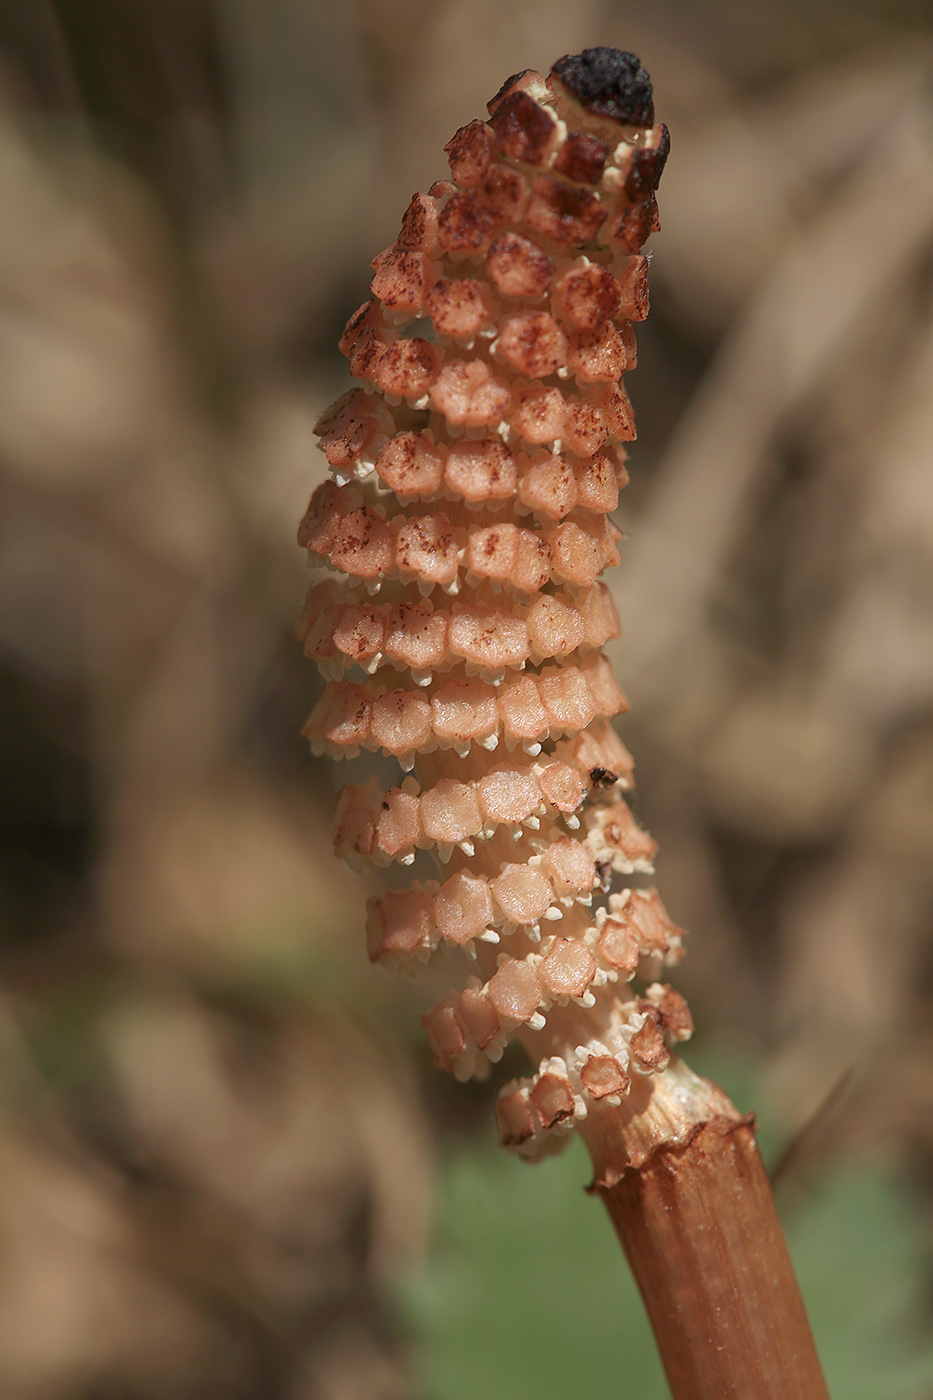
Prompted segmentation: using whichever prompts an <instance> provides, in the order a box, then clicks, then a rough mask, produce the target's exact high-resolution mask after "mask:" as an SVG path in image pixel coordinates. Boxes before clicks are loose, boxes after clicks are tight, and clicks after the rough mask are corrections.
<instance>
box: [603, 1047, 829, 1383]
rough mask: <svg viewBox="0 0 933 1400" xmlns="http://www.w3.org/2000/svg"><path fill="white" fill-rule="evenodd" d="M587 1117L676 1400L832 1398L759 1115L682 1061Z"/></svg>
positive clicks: (608, 1200)
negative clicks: (763, 1149) (746, 1111)
mask: <svg viewBox="0 0 933 1400" xmlns="http://www.w3.org/2000/svg"><path fill="white" fill-rule="evenodd" d="M633 1097H634V1095H633ZM591 1118H592V1121H591V1122H589V1123H588V1124H587V1126H586V1128H585V1130H584V1136H585V1137H586V1138H587V1141H588V1146H589V1148H590V1152H591V1154H592V1157H593V1163H594V1167H595V1173H596V1177H595V1181H594V1184H593V1190H594V1191H595V1192H597V1193H598V1194H599V1195H600V1196H602V1198H603V1200H604V1202H605V1204H606V1208H607V1209H608V1211H609V1215H610V1217H611V1219H612V1223H613V1225H614V1226H615V1228H616V1231H617V1233H618V1236H619V1239H620V1240H621V1242H622V1246H623V1248H624V1250H625V1253H626V1255H627V1257H628V1261H629V1264H630V1265H631V1267H632V1271H633V1273H634V1275H635V1278H636V1280H637V1282H638V1286H639V1288H640V1290H641V1294H642V1297H643V1298H644V1301H645V1306H646V1308H647V1310H648V1315H649V1317H650V1319H651V1325H652V1327H653V1328H654V1333H655V1337H656V1339H657V1343H658V1348H659V1350H660V1353H661V1359H662V1361H663V1364H664V1369H665V1371H666V1373H667V1378H668V1381H669V1383H670V1387H671V1392H672V1394H673V1396H674V1400H828V1394H829V1392H828V1391H827V1389H826V1382H825V1380H824V1379H823V1374H822V1370H821V1367H820V1362H819V1358H818V1356H817V1353H816V1347H815V1345H814V1342H813V1337H812V1334H811V1332H810V1326H809V1323H808V1322H807V1317H806V1313H805V1312H804V1307H803V1302H802V1300H801V1297H800V1291H799V1289H798V1287H797V1280H796V1278H795V1276H794V1270H793V1265H792V1264H791V1261H790V1256H789V1254H788V1252H787V1245H786V1243H785V1241H784V1235H783V1232H782V1230H781V1225H780V1222H779V1220H778V1217H777V1212H776V1210H775V1206H774V1199H773V1196H772V1194H771V1187H770V1184H769V1182H768V1178H767V1175H766V1173H765V1170H764V1165H763V1163H762V1160H761V1156H760V1154H759V1152H758V1147H757V1144H756V1142H755V1132H754V1120H753V1118H752V1117H750V1116H749V1117H742V1116H741V1115H740V1114H739V1113H738V1111H737V1110H736V1109H735V1108H734V1106H733V1105H732V1104H731V1103H730V1102H729V1100H728V1099H727V1098H726V1096H725V1095H724V1094H723V1093H722V1092H721V1091H720V1090H719V1089H717V1088H716V1087H715V1086H714V1085H712V1084H709V1083H708V1082H707V1081H705V1080H702V1079H698V1078H697V1076H695V1075H694V1074H692V1072H691V1071H690V1070H689V1069H687V1067H686V1066H685V1065H684V1064H683V1063H681V1062H674V1063H672V1065H671V1067H670V1068H669V1069H668V1070H667V1071H666V1072H665V1073H664V1074H663V1075H660V1076H655V1077H654V1078H653V1079H652V1080H651V1081H648V1080H647V1079H646V1080H645V1081H644V1083H643V1085H642V1086H641V1090H640V1094H639V1097H638V1099H637V1100H636V1102H634V1103H626V1104H625V1105H624V1107H623V1108H620V1109H615V1110H607V1111H605V1112H603V1113H600V1114H599V1115H598V1117H597V1115H591Z"/></svg>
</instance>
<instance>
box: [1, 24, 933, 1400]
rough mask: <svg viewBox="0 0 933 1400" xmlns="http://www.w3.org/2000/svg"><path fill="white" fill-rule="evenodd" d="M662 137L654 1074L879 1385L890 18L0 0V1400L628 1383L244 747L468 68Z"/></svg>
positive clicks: (909, 976) (538, 1181)
mask: <svg viewBox="0 0 933 1400" xmlns="http://www.w3.org/2000/svg"><path fill="white" fill-rule="evenodd" d="M595 43H608V44H614V45H617V46H620V47H626V48H631V49H634V50H635V51H636V52H638V53H639V54H640V55H641V57H642V59H643V61H644V63H645V65H646V66H647V67H648V69H649V71H650V72H651V74H652V76H653V78H654V80H655V88H656V99H657V111H658V115H659V117H660V118H663V119H664V120H666V121H667V123H668V125H669V126H670V128H671V130H672V136H673V153H672V155H671V159H670V163H669V166H668V170H667V173H666V174H665V177H664V182H663V184H662V187H661V213H662V222H663V226H664V227H663V231H662V232H661V233H660V234H659V235H657V236H656V237H655V238H654V240H653V244H652V247H653V253H654V263H653V268H652V301H653V306H652V313H651V318H650V320H649V321H648V323H647V325H646V326H645V327H643V328H640V330H639V342H640V361H641V363H640V366H639V369H638V371H637V374H635V375H634V376H633V377H632V378H631V380H630V391H631V394H632V398H633V401H634V403H635V406H636V412H637V415H638V421H639V430H640V431H639V440H638V443H637V444H635V446H634V449H633V451H632V454H631V456H632V461H631V468H632V485H631V486H630V488H629V490H628V491H627V493H626V497H625V500H624V505H623V510H622V512H621V521H620V523H621V524H622V526H623V528H624V529H625V530H626V531H630V532H631V539H630V541H629V542H628V544H627V546H626V549H625V561H624V564H623V567H622V569H621V570H620V571H618V577H617V578H616V579H615V580H614V581H613V587H614V588H615V589H616V592H617V600H618V602H619V606H620V611H621V614H622V618H623V625H624V629H625V636H624V638H623V641H622V642H621V644H620V645H619V646H618V649H617V654H616V655H615V657H614V660H615V662H616V666H617V670H618V673H619V675H620V677H621V680H622V683H623V685H624V686H625V687H626V689H627V691H628V693H629V695H630V698H631V700H632V705H633V712H632V714H631V716H630V717H627V718H626V719H625V720H624V722H623V726H622V732H623V735H624V737H625V739H626V742H627V743H628V744H629V746H630V747H631V748H632V750H633V751H634V753H635V756H636V760H637V763H638V774H639V779H640V797H639V802H640V812H641V815H642V817H643V818H644V820H645V821H646V823H647V824H648V826H649V827H650V828H651V829H652V831H653V833H654V835H655V836H656V837H657V838H658V839H659V840H660V842H661V849H662V856H661V862H660V867H659V882H660V885H661V889H662V892H663V894H664V898H665V901H666V903H667V904H668V907H669V908H670V910H671V912H672V914H673V916H674V917H675V918H676V919H677V921H678V922H680V923H682V924H685V925H686V926H688V927H689V929H690V930H691V947H690V956H689V957H688V958H687V960H686V962H685V964H684V965H683V968H682V971H681V973H680V974H679V977H678V984H679V985H680V986H681V987H682V988H683V990H684V991H685V992H686V994H687V995H688V997H689V998H690V1000H691V1003H692V1006H693V1011H694V1016H695V1019H696V1021H697V1024H698V1027H699V1031H698V1035H697V1037H696V1041H695V1048H694V1049H693V1050H691V1052H690V1059H691V1062H692V1063H694V1064H695V1065H696V1066H697V1067H698V1068H700V1069H701V1070H702V1071H703V1072H707V1073H711V1074H715V1075H717V1076H718V1077H719V1078H720V1079H721V1081H722V1082H723V1083H724V1085H725V1086H726V1087H727V1088H728V1089H729V1090H730V1091H732V1092H733V1093H734V1094H735V1095H736V1097H737V1098H738V1101H739V1102H740V1105H741V1106H742V1108H743V1109H750V1108H753V1107H754V1108H756V1109H757V1110H758V1111H759V1112H760V1113H761V1115H762V1123H763V1141H764V1145H765V1148H766V1152H767V1154H768V1160H769V1164H770V1165H771V1167H772V1168H773V1170H774V1171H775V1173H776V1175H777V1181H778V1192H779V1200H780V1202H781V1204H782V1207H783V1209H784V1211H785V1215H786V1218H787V1221H788V1226H789V1230H790V1233H791V1238H792V1241H793V1243H794V1248H795V1254H796V1257H797V1260H798V1264H799V1267H800V1271H801V1275H802V1277H803V1280H804V1286H805V1289H806V1291H807V1297H808V1300H809V1302H810V1305H811V1308H812V1310H813V1315H814V1320H815V1325H816V1329H817V1332H818V1337H819V1341H820V1345H821V1348H822V1350H823V1353H824V1356H825V1357H826V1362H827V1366H828V1368H829V1371H830V1377H831V1381H832V1383H833V1386H834V1393H835V1394H836V1395H837V1396H839V1397H840V1400H861V1397H864V1398H865V1400H883V1398H885V1397H890V1400H925V1398H926V1400H929V1397H930V1396H933V1349H931V1348H930V1346H929V1336H930V1332H931V1328H930V1322H931V1319H933V1307H931V1302H933V1288H931V1282H933V1274H931V1269H930V1265H931V1260H933V1251H931V1234H930V1225H931V1220H933V1170H931V1168H933V1113H931V1110H933V1057H931V1053H930V1052H931V1048H933V1025H931V1019H930V1007H931V996H933V960H931V956H930V941H929V937H928V934H929V928H930V923H931V914H933V63H931V59H933V23H931V20H930V12H929V10H928V8H927V6H926V4H925V3H923V0H807V3H804V0H707V3H704V4H702V5H698V4H696V3H692V0H651V3H648V0H643V2H642V3H641V4H635V3H631V2H630V0H574V3H573V4H572V5H571V4H567V3H561V4H558V3H557V0H471V3H469V4H468V3H466V0H356V3H355V4H345V5H338V4H334V5H331V4H325V3H323V0H264V2H263V3H262V4H259V3H256V0H28V3H23V0H0V199H2V208H3V217H2V220H0V576H2V588H0V708H2V716H3V722H2V728H0V748H2V755H3V768H4V777H3V783H2V791H0V827H2V834H3V840H2V846H0V864H2V894H0V972H2V992H0V1109H2V1112H0V1395H2V1397H4V1400H364V1398H365V1400H467V1397H470V1400H472V1397H475V1396H476V1395H478V1394H488V1395H490V1396H492V1397H498V1396H500V1395H505V1394H507V1393H508V1394H510V1395H512V1396H515V1397H517V1400H523V1398H524V1397H525V1396H535V1397H537V1398H538V1400H550V1397H552V1396H553V1397H556V1396H558V1395H565V1394H567V1393H568V1391H569V1390H570V1389H572V1390H573V1392H574V1394H575V1395H576V1396H578V1397H580V1398H581V1400H589V1397H590V1396H592V1397H594V1398H595V1397H597V1396H600V1397H604V1396H605V1395H607V1394H629V1393H631V1394H633V1395H634V1394H638V1395H639V1397H640V1400H657V1398H658V1397H663V1396H664V1395H665V1393H666V1392H665V1390H664V1386H663V1382H662V1380H661V1379H660V1376H659V1374H658V1371H657V1364H656V1362H655V1361H654V1360H653V1355H652V1347H651V1342H650V1337H649V1336H648V1334H647V1330H646V1328H645V1326H644V1324H643V1322H642V1320H641V1316H640V1310H639V1304H638V1302H637V1299H636V1298H635V1297H634V1294H633V1291H632V1289H631V1286H630V1285H629V1284H628V1283H627V1280H626V1275H625V1272H624V1268H623V1265H622V1262H621V1259H620V1258H619V1257H618V1256H617V1251H616V1249H615V1246H614V1244H613V1241H612V1240H611V1238H609V1233H608V1229H607V1228H604V1227H605V1222H604V1221H603V1220H602V1218H601V1213H600V1208H599V1206H598V1205H597V1204H595V1203H593V1202H591V1201H588V1200H587V1199H585V1198H584V1196H583V1194H582V1191H581V1189H580V1188H581V1187H582V1185H583V1184H585V1182H586V1180H587V1174H586V1163H585V1161H584V1160H583V1157H582V1155H581V1154H578V1153H577V1152H576V1151H573V1152H571V1153H570V1155H569V1156H568V1157H566V1158H564V1159H561V1161H559V1162H551V1163H546V1164H544V1165H543V1166H541V1167H539V1168H533V1169H532V1168H527V1167H524V1166H522V1165H521V1164H519V1163H517V1162H514V1161H512V1160H511V1159H506V1158H505V1157H503V1156H500V1155H499V1154H498V1152H497V1149H496V1148H495V1146H494V1143H493V1138H494V1132H493V1127H492V1111H491V1100H492V1097H493V1096H494V1093H495V1092H496V1089H497V1087H498V1083H499V1082H501V1079H502V1078H503V1077H509V1076H510V1075H511V1074H513V1073H515V1072H516V1071H518V1072H520V1071H521V1066H520V1063H519V1061H518V1060H517V1059H515V1060H508V1061H507V1062H506V1063H505V1064H504V1065H503V1066H501V1067H500V1073H499V1074H498V1075H497V1077H496V1079H495V1080H494V1081H493V1082H492V1083H491V1084H490V1085H487V1086H468V1087H464V1086H457V1085H455V1084H453V1083H451V1082H448V1081H447V1080H446V1078H445V1077H444V1076H441V1075H439V1074H437V1073H436V1072H435V1071H434V1070H433V1068H432V1067H431V1065H430V1062H429V1056H428V1054H427V1050H426V1046H425V1045H424V1044H423V1042H422V1038H421V1032H420V1028H419V1026H418V1022H417V1014H416V1008H415V1001H414V998H413V996H412V994H411V992H410V991H409V990H408V989H406V988H405V987H404V985H403V986H401V987H400V986H399V985H398V984H396V983H393V982H390V981H389V980H387V979H386V978H385V977H384V976H383V975H382V974H381V973H379V972H376V971H373V970H371V969H370V968H369V966H368V964H367V963H366V959H365V954H364V949H363V937H362V923H363V916H362V904H363V898H364V896H365V894H366V893H367V891H366V889H365V888H364V887H362V886H363V883H364V882H361V881H360V880H359V879H356V878H353V877H351V876H350V875H349V874H348V873H347V872H346V871H345V870H344V869H343V868H342V867H341V866H340V865H338V864H337V863H336V861H334V860H333V858H332V857H331V855H330V851H329V843H328V838H327V819H328V815H329V812H330V810H331V808H332V804H333V797H334V793H335V791H336V789H337V787H338V786H339V784H340V783H342V782H343V781H346V774H341V773H334V772H332V771H331V765H329V764H328V763H327V762H322V761H317V760H314V759H312V758H311V757H310V756H309V754H308V752H307V748H306V745H305V744H304V742H303V741H302V740H301V739H300V738H299V735H298V731H299V728H300V726H301V724H302V722H303V720H304V718H305V717H306V714H307V713H308V711H309V710H310V708H311V706H312V704H313V702H314V700H315V699H316V696H317V694H318V689H317V687H318V684H319V683H318V681H317V679H316V675H315V671H314V668H313V667H312V666H311V665H310V663H307V662H305V661H304V660H303V658H302V655H301V651H300V648H299V646H298V645H297V644H296V642H295V641H294V640H293V637H292V628H293V626H294V623H295V620H296V618H297V613H298V609H299V605H300V602H301V598H302V594H303V591H304V587H305V570H304V562H303V559H302V557H301V556H300V554H299V552H298V550H297V548H296V547H295V544H294V533H295V527H296V523H297V520H298V518H299V516H300V514H301V512H302V510H303V507H304V505H305V502H306V500H307V497H308V495H309V494H310V491H311V490H312V488H313V487H314V486H315V485H316V484H317V483H318V482H319V481H320V480H321V479H322V478H323V474H324V461H323V457H322V456H321V455H320V454H319V453H318V452H317V451H316V448H315V445H314V441H315V440H314V438H313V435H312V425H313V423H314V420H315V417H316V415H317V413H318V412H319V411H320V410H321V408H322V407H324V406H325V405H326V404H327V403H328V402H329V401H330V400H331V399H332V398H334V397H335V396H336V395H337V394H339V393H341V392H343V390H344V388H345V387H346V380H345V372H344V366H343V362H342V360H341V359H340V358H339V357H338V355H337V353H336V348H335V347H336V339H337V335H338V334H339V331H340V329H341V327H342V325H343V322H344V321H345V319H346V318H347V316H348V315H349V314H350V313H351V312H352V311H353V310H354V309H355V308H356V306H357V305H358V304H359V303H360V302H361V301H362V300H363V299H364V297H365V295H366V294H367V292H366V289H367V284H368V264H369V260H370V258H371V257H373V255H374V254H375V253H377V252H378V251H379V250H380V249H382V248H383V247H385V246H386V245H387V244H388V243H390V242H391V241H392V240H393V238H394V236H395V231H396V229H397V224H398V219H399V217H400V215H401V212H402V210H403V209H404V206H405V204H406V203H407V201H408V198H409V196H410V195H411V193H412V191H413V190H416V189H425V188H427V186H428V185H429V184H430V183H431V182H432V181H433V180H434V179H437V178H439V177H441V176H443V175H444V173H445V171H446V164H445V160H444V156H443V151H442V147H443V145H444V142H445V141H446V140H447V139H448V138H449V136H450V135H451V134H452V133H453V131H454V130H455V128H456V127H458V126H459V125H461V124H462V123H464V122H466V121H468V120H470V119H471V118H472V117H473V116H475V115H477V114H479V113H480V112H482V111H483V110H484V104H485V102H486V100H487V99H488V98H489V97H490V96H491V95H492V93H493V92H494V91H495V90H496V89H497V88H498V86H499V84H500V82H501V81H502V79H503V78H504V77H505V76H506V75H507V74H509V73H511V72H513V71H515V70H517V69H522V68H525V67H529V66H532V67H538V68H540V69H543V70H545V71H546V69H547V68H548V67H549V65H550V63H551V62H552V61H553V60H554V59H555V58H556V57H557V56H559V55H560V54H563V53H565V52H568V51H573V50H577V49H580V48H583V47H587V46H589V45H591V44H595Z"/></svg>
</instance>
